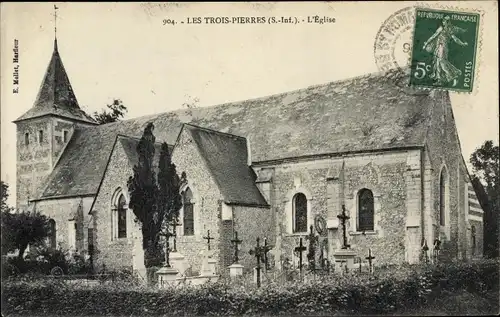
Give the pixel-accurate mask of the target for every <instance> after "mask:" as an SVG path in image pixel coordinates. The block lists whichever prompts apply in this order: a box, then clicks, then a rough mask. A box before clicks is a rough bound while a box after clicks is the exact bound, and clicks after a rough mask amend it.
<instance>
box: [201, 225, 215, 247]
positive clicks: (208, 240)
mask: <svg viewBox="0 0 500 317" xmlns="http://www.w3.org/2000/svg"><path fill="white" fill-rule="evenodd" d="M203 239H205V240H207V246H208V251H210V240H212V239H214V238H212V237H211V236H210V230H207V236H206V237H203Z"/></svg>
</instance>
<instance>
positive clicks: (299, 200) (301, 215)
mask: <svg viewBox="0 0 500 317" xmlns="http://www.w3.org/2000/svg"><path fill="white" fill-rule="evenodd" d="M293 232H307V198H306V195H304V194H303V193H297V194H295V196H293Z"/></svg>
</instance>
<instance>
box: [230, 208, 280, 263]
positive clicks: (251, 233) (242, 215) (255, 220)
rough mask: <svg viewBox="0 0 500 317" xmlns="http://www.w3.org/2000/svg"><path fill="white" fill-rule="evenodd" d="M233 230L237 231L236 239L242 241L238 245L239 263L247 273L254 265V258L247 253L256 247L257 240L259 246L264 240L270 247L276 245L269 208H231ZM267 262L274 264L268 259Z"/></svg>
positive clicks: (273, 225)
mask: <svg viewBox="0 0 500 317" xmlns="http://www.w3.org/2000/svg"><path fill="white" fill-rule="evenodd" d="M233 215H234V230H236V231H238V238H239V239H241V240H242V243H241V245H240V247H241V249H240V256H239V258H240V263H241V264H242V265H243V266H244V270H245V271H247V272H249V271H251V270H252V269H253V268H254V267H255V266H256V265H257V262H256V261H257V260H256V258H255V256H253V255H250V254H249V251H250V250H253V249H255V247H256V246H257V238H259V239H260V241H259V242H260V246H263V245H264V239H265V238H267V243H268V245H270V246H274V245H275V244H276V239H275V238H276V234H275V230H274V229H275V224H274V221H273V219H272V214H271V209H270V208H257V207H246V206H233ZM269 262H270V263H271V262H274V261H273V259H272V258H271V257H269Z"/></svg>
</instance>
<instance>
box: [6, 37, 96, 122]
mask: <svg viewBox="0 0 500 317" xmlns="http://www.w3.org/2000/svg"><path fill="white" fill-rule="evenodd" d="M49 114H51V115H57V116H61V117H65V118H70V119H73V120H78V121H83V122H88V123H96V122H95V120H94V119H93V118H92V117H90V116H89V115H87V114H86V113H85V112H84V111H83V110H82V109H80V106H79V105H78V101H77V100H76V97H75V93H74V92H73V88H72V87H71V83H70V82H69V78H68V75H67V74H66V70H65V69H64V65H63V63H62V60H61V56H59V51H58V49H57V40H55V41H54V52H53V53H52V58H51V59H50V62H49V66H48V67H47V70H46V72H45V76H44V78H43V81H42V84H41V85H40V89H39V91H38V95H37V97H36V100H35V104H34V105H33V107H32V108H31V109H30V110H28V111H27V112H26V113H25V114H23V115H22V116H20V117H19V118H18V119H16V120H15V121H14V122H18V121H22V120H27V119H32V118H37V117H41V116H45V115H49Z"/></svg>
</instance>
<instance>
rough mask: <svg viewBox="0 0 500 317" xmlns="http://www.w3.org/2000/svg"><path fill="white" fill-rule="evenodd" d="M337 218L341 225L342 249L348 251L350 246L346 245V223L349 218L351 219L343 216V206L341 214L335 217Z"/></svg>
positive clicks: (343, 206)
mask: <svg viewBox="0 0 500 317" xmlns="http://www.w3.org/2000/svg"><path fill="white" fill-rule="evenodd" d="M337 218H339V219H340V221H341V223H342V236H343V238H344V241H343V245H342V249H349V248H350V247H351V246H350V245H349V244H347V232H346V231H347V228H346V221H347V220H349V218H351V217H349V216H348V215H346V214H345V205H342V214H340V215H337Z"/></svg>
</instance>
